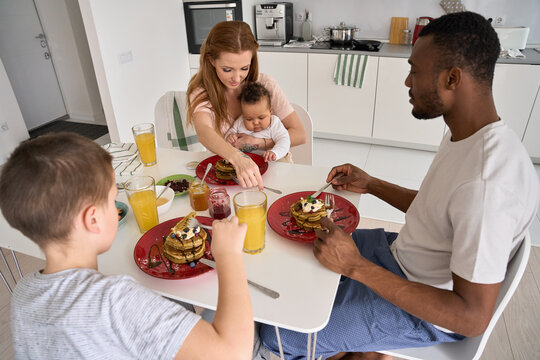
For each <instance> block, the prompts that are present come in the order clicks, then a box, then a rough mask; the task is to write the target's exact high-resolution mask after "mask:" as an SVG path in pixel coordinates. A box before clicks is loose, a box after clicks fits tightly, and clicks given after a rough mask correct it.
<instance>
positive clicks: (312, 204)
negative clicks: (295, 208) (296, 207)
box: [300, 198, 324, 213]
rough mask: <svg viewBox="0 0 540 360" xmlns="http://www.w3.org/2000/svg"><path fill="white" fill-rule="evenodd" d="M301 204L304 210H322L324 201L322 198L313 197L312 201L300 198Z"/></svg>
mask: <svg viewBox="0 0 540 360" xmlns="http://www.w3.org/2000/svg"><path fill="white" fill-rule="evenodd" d="M300 205H301V206H302V211H303V212H305V213H309V212H317V211H319V210H321V208H322V207H323V205H324V203H323V201H322V200H320V199H311V201H308V200H307V199H304V198H300Z"/></svg>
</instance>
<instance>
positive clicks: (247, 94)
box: [238, 82, 271, 108]
mask: <svg viewBox="0 0 540 360" xmlns="http://www.w3.org/2000/svg"><path fill="white" fill-rule="evenodd" d="M238 98H239V99H240V103H242V104H255V103H258V102H259V101H261V99H263V98H266V101H267V104H268V108H270V107H271V106H270V100H271V99H270V93H269V92H268V90H267V89H266V88H265V87H264V86H263V85H262V84H261V83H258V82H251V83H248V84H246V86H244V88H243V89H242V92H241V93H240V96H239V97H238Z"/></svg>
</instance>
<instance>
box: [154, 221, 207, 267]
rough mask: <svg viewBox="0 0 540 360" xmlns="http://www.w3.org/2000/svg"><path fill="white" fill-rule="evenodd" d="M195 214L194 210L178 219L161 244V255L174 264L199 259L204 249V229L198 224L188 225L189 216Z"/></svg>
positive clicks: (205, 234) (205, 236)
mask: <svg viewBox="0 0 540 360" xmlns="http://www.w3.org/2000/svg"><path fill="white" fill-rule="evenodd" d="M196 216H197V213H196V212H191V213H190V214H189V215H187V216H186V217H184V218H183V219H182V220H180V221H179V222H178V223H177V224H176V225H175V226H174V227H173V228H172V229H171V233H170V234H169V235H167V238H166V239H165V243H164V244H163V255H164V256H165V257H166V258H167V259H169V260H170V261H172V262H173V263H176V264H186V263H190V262H193V261H196V260H199V259H200V258H201V257H202V256H203V255H204V251H205V249H206V238H207V236H208V234H207V233H206V230H204V229H203V228H201V227H200V226H194V227H190V226H189V222H190V219H191V218H195V217H196Z"/></svg>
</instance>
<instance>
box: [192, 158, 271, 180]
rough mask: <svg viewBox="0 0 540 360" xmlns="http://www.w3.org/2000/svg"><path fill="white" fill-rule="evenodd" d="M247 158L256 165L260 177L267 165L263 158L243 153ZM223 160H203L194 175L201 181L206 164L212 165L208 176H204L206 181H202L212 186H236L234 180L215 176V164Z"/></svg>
mask: <svg viewBox="0 0 540 360" xmlns="http://www.w3.org/2000/svg"><path fill="white" fill-rule="evenodd" d="M245 154H246V155H247V156H249V157H250V158H251V160H253V161H254V162H255V164H257V166H258V167H259V171H260V172H261V175H263V174H264V173H265V172H266V170H268V163H267V162H266V161H264V159H263V157H262V156H260V155H257V154H252V153H245ZM221 159H223V158H222V157H221V156H219V155H214V156H210V157H209V158H206V159H204V160H203V161H201V162H200V163H199V165H197V168H196V169H195V173H196V174H197V176H198V177H199V179H202V177H203V176H204V172H205V171H206V167H207V166H208V164H212V168H211V169H210V172H209V173H208V175H206V179H204V181H205V182H207V183H208V184H212V185H237V184H236V183H235V182H234V180H221V179H219V178H218V177H217V176H216V168H215V166H216V163H217V162H218V161H219V160H221Z"/></svg>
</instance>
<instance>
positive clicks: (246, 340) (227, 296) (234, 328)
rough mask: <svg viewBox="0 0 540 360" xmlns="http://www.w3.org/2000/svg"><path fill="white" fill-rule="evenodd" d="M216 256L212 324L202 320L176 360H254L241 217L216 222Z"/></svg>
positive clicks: (251, 317)
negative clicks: (216, 284)
mask: <svg viewBox="0 0 540 360" xmlns="http://www.w3.org/2000/svg"><path fill="white" fill-rule="evenodd" d="M212 228H213V232H214V234H213V235H214V236H213V239H212V253H213V255H214V257H215V259H216V265H217V275H218V284H219V290H218V303H217V309H216V315H215V317H214V322H213V323H212V324H210V323H208V322H206V321H205V320H202V319H201V320H199V322H198V323H197V325H195V326H194V327H193V329H192V330H191V332H190V333H189V335H188V336H187V338H186V340H185V341H184V343H183V345H182V346H181V348H180V349H179V350H178V353H177V354H176V357H175V359H235V360H236V359H251V356H252V350H253V311H252V308H251V300H250V297H249V290H248V285H247V279H246V274H245V272H244V262H243V259H242V244H243V242H244V237H245V234H246V230H247V225H246V224H240V225H239V224H238V218H236V217H233V218H231V220H224V221H214V223H213V224H212Z"/></svg>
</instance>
